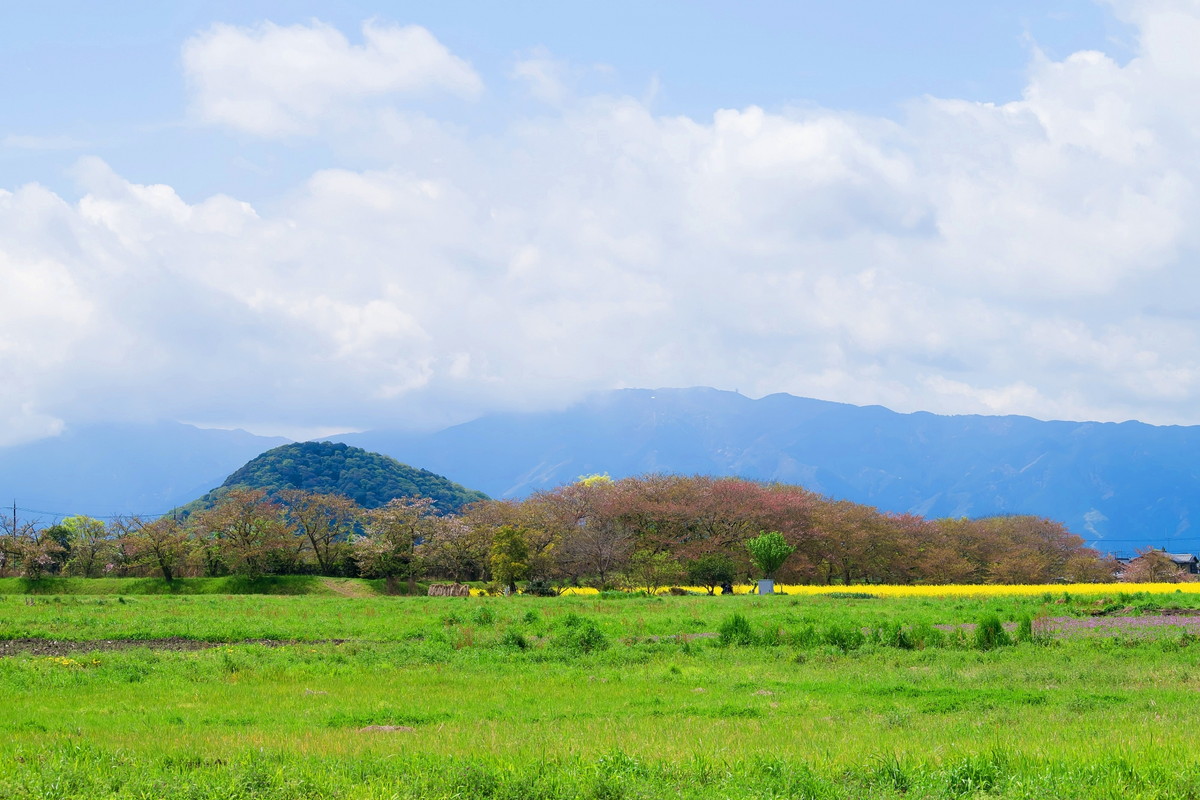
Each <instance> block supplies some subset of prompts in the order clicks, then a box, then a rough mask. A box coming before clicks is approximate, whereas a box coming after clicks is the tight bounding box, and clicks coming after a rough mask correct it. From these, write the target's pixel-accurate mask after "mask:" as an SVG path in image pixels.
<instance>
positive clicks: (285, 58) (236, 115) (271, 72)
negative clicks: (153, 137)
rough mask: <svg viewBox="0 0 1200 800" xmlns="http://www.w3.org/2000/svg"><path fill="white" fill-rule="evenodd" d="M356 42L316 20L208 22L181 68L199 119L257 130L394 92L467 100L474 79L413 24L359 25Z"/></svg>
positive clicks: (262, 132) (283, 131) (300, 127)
mask: <svg viewBox="0 0 1200 800" xmlns="http://www.w3.org/2000/svg"><path fill="white" fill-rule="evenodd" d="M362 38H363V42H362V44H357V45H354V44H351V43H350V42H349V41H348V40H347V39H346V37H345V36H344V35H343V34H342V33H341V31H339V30H337V29H336V28H333V27H330V26H329V25H326V24H323V23H321V22H313V23H312V24H310V25H291V26H287V27H283V26H279V25H274V24H272V23H270V22H265V23H262V24H261V25H259V26H258V27H256V28H253V29H245V28H238V27H234V26H231V25H215V26H213V27H212V28H210V29H209V30H207V31H205V32H203V33H201V34H199V35H197V36H195V37H194V38H192V39H189V40H188V41H187V43H186V44H185V45H184V47H183V67H184V71H185V74H186V77H187V80H188V82H189V84H190V85H191V89H192V101H193V109H194V112H195V113H196V115H197V116H198V117H199V118H200V119H201V120H203V121H205V122H211V123H216V124H220V125H227V126H230V127H232V128H235V129H237V130H242V131H246V132H248V133H252V134H256V135H258V136H281V135H294V134H303V133H312V132H313V131H314V130H316V129H317V128H319V126H320V123H321V122H322V120H324V119H327V118H328V117H329V115H331V114H338V113H342V112H344V111H346V110H347V109H349V108H354V107H355V106H357V105H359V104H362V103H364V102H370V101H373V100H378V99H380V98H387V97H394V96H398V95H399V96H412V95H422V94H428V93H435V92H449V93H451V94H454V95H458V96H460V97H465V98H472V97H475V96H477V95H478V94H479V93H480V92H481V91H482V89H483V82H482V80H481V79H480V77H479V75H477V74H476V73H475V71H474V70H473V69H472V68H471V66H470V65H469V64H468V63H467V62H466V61H464V60H462V59H461V58H458V57H457V56H455V55H453V54H452V53H451V52H450V51H449V50H447V49H446V47H445V46H444V45H443V44H442V43H441V42H439V41H438V40H437V39H436V38H435V37H434V36H433V34H431V33H430V32H429V31H428V30H426V29H425V28H422V27H420V26H419V25H407V26H396V25H383V24H379V23H375V22H367V23H365V24H364V25H363V27H362Z"/></svg>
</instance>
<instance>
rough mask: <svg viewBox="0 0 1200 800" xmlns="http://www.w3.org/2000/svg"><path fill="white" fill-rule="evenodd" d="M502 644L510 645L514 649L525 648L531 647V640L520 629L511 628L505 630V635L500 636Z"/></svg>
mask: <svg viewBox="0 0 1200 800" xmlns="http://www.w3.org/2000/svg"><path fill="white" fill-rule="evenodd" d="M500 646H501V647H508V648H511V649H513V650H524V649H525V648H527V647H529V641H528V640H527V639H526V638H525V635H524V634H523V633H521V632H520V631H514V630H512V629H509V630H507V631H505V632H504V636H502V637H501V638H500Z"/></svg>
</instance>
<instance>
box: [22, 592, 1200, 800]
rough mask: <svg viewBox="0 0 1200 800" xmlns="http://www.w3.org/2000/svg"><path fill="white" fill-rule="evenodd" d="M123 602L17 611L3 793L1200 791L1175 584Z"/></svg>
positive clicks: (142, 597) (37, 605) (1196, 713)
mask: <svg viewBox="0 0 1200 800" xmlns="http://www.w3.org/2000/svg"><path fill="white" fill-rule="evenodd" d="M114 586H115V587H116V588H118V589H119V588H122V586H123V588H124V589H125V590H126V592H128V593H126V594H78V593H76V594H54V595H49V594H44V595H43V594H38V595H30V594H17V593H9V594H2V595H0V653H2V654H3V657H0V703H2V706H0V708H3V711H0V797H3V798H10V797H12V798H24V797H29V798H47V797H55V798H57V797H61V798H86V797H114V798H116V797H119V798H152V797H153V798H158V797H171V798H175V797H179V798H241V797H244V798H252V797H253V798H311V797H345V798H360V797H361V798H452V797H455V798H474V797H483V798H652V797H668V796H670V797H685V798H712V797H727V798H771V797H779V798H784V797H788V798H803V797H811V798H861V797H896V798H900V797H904V798H923V797H936V798H958V797H1003V798H1046V797H1071V798H1092V797H1096V798H1100V797H1103V798H1187V797H1200V757H1198V756H1197V752H1198V750H1197V745H1198V744H1200V734H1198V733H1197V730H1198V727H1197V725H1196V724H1195V720H1196V719H1198V718H1200V658H1198V657H1200V612H1196V611H1195V610H1194V609H1196V607H1197V606H1198V605H1200V598H1198V597H1195V596H1194V595H1190V594H1188V593H1184V592H1175V591H1174V590H1175V588H1177V587H1170V589H1169V590H1163V591H1161V592H1159V593H1149V592H1145V593H1143V592H1139V593H1136V594H1135V593H1128V592H1122V591H1121V588H1122V587H1113V586H1109V587H1107V589H1106V591H1104V592H1097V593H1085V592H1074V591H1067V592H1064V591H1063V590H1062V589H1061V587H1058V588H1055V589H1043V590H1042V591H1039V592H1029V593H1023V594H985V595H969V594H962V595H957V596H956V595H955V594H954V593H953V592H943V593H941V594H936V595H916V596H884V594H885V593H884V592H883V591H879V592H876V591H874V590H872V591H871V592H870V593H869V594H868V593H864V592H854V593H849V594H830V593H813V594H805V595H800V594H789V595H784V596H776V597H755V596H736V595H735V596H716V597H707V596H686V597H638V596H622V595H610V594H604V595H594V596H578V597H559V598H544V599H543V598H528V597H512V598H481V597H473V598H420V597H411V598H406V597H398V598H391V597H379V596H374V595H372V594H371V593H370V591H369V590H370V587H369V586H359V587H357V588H355V587H354V586H351V585H335V586H333V587H331V586H329V585H323V588H320V591H321V593H319V594H304V595H286V594H279V595H245V594H243V595H222V594H209V593H205V592H202V591H199V590H197V591H196V592H195V593H192V594H161V595H160V594H136V595H135V594H133V593H132V590H133V589H135V588H136V587H135V586H134V585H133V584H132V583H129V584H124V585H121V584H114ZM60 588H62V589H69V588H70V587H66V586H64V587H60ZM109 588H113V587H109ZM196 588H197V589H199V588H203V587H196ZM227 588H228V587H227ZM295 588H296V587H293V589H295ZM1125 588H1128V587H1125ZM6 591H7V592H15V591H16V587H14V586H12V585H7V584H5V582H0V592H6ZM348 594H350V595H353V594H359V595H363V596H346V595H348ZM988 620H998V621H999V622H1001V623H1004V627H1003V628H1001V629H1000V630H1001V631H1002V634H1000V638H999V639H994V638H993V639H989V638H987V637H984V636H983V631H985V630H987V629H988V625H989V623H988ZM1076 622H1077V623H1078V624H1076ZM1150 622H1154V623H1156V624H1153V625H1150V624H1146V623H1150ZM1164 622H1165V623H1166V624H1157V623H1164Z"/></svg>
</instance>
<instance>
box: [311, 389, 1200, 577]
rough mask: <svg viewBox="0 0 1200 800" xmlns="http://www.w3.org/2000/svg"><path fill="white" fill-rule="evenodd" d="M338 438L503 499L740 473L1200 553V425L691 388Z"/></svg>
mask: <svg viewBox="0 0 1200 800" xmlns="http://www.w3.org/2000/svg"><path fill="white" fill-rule="evenodd" d="M333 438H334V440H336V441H342V442H346V443H347V444H353V445H356V446H358V447H363V448H365V449H368V450H375V451H378V452H382V453H385V454H387V455H390V456H392V457H393V458H396V459H397V460H399V461H402V462H404V463H407V464H418V465H420V466H421V467H423V468H425V469H429V470H432V471H433V472H436V473H439V474H442V475H448V476H450V477H451V478H452V479H453V480H455V481H458V482H459V483H462V484H463V485H466V486H469V487H471V488H474V489H479V490H481V491H484V492H486V493H488V494H489V495H491V496H493V497H505V498H517V497H522V496H525V495H528V494H529V493H531V492H533V491H536V490H539V489H547V488H552V487H554V486H557V485H559V484H562V483H566V482H569V481H572V480H574V479H576V478H577V477H578V476H580V475H586V474H592V473H597V472H607V473H608V474H610V475H612V476H613V477H614V478H620V477H625V476H631V475H641V474H646V473H654V472H670V473H680V474H706V475H736V476H741V477H745V478H751V479H755V480H764V481H779V482H785V483H797V484H800V485H803V486H805V487H806V488H808V489H810V490H812V491H816V492H819V493H821V494H824V495H828V496H831V497H835V498H839V499H848V500H853V501H855V502H860V503H867V504H870V505H873V506H877V507H879V508H880V509H883V510H886V511H895V512H913V513H917V514H921V515H924V516H930V517H943V516H952V517H960V516H965V517H978V516H987V515H992V514H1008V513H1013V514H1036V515H1040V516H1046V517H1050V518H1052V519H1056V520H1060V521H1062V522H1064V523H1066V524H1067V525H1068V527H1070V529H1071V530H1072V531H1073V532H1075V533H1078V534H1079V535H1080V536H1083V537H1084V538H1085V539H1086V540H1088V542H1089V543H1091V544H1093V545H1094V546H1096V547H1098V548H1100V549H1102V550H1104V551H1106V552H1113V553H1118V554H1126V553H1131V552H1133V551H1134V550H1135V548H1138V547H1145V546H1150V545H1153V546H1159V547H1167V548H1168V549H1172V548H1174V549H1181V550H1195V549H1197V548H1200V531H1195V530H1193V528H1192V523H1191V517H1192V516H1195V515H1196V514H1197V513H1200V496H1198V492H1197V490H1198V489H1200V470H1198V469H1197V463H1196V458H1195V454H1196V453H1197V446H1198V445H1200V427H1196V426H1188V427H1182V426H1154V425H1147V424H1143V423H1140V422H1122V423H1099V422H1063V421H1052V422H1044V421H1040V420H1036V419H1032V418H1030V417H1021V416H979V415H964V416H941V415H936V414H930V413H926V412H917V413H912V414H902V413H897V412H894V411H890V410H888V409H886V408H882V407H880V406H866V407H860V406H853V405H848V404H844V403H833V402H826V401H822V400H813V399H809V398H803V397H795V396H792V395H787V394H773V395H768V396H766V397H763V398H761V399H757V400H754V399H750V398H748V397H744V396H742V395H740V394H738V393H736V392H727V391H719V390H715V389H708V388H692V389H653V390H649V389H626V390H619V391H615V392H606V393H599V394H596V395H593V396H591V397H589V398H588V399H586V400H584V401H583V402H580V403H578V404H576V405H574V406H572V407H570V408H568V409H566V410H563V411H556V412H541V413H509V414H494V415H489V416H484V417H481V418H479V419H476V420H474V421H471V422H467V423H464V424H461V425H456V426H454V427H451V428H447V429H444V430H441V431H437V432H435V433H428V434H416V433H404V432H398V431H386V430H376V431H369V432H364V433H358V434H348V435H343V436H338V437H333Z"/></svg>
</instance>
